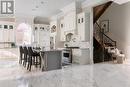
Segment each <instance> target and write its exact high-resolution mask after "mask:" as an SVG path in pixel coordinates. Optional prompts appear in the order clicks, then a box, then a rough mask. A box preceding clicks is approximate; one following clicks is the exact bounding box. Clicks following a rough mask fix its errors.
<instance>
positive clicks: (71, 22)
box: [64, 11, 76, 31]
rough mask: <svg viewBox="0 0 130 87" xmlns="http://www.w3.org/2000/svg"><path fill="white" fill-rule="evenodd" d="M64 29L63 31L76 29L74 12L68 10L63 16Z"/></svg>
mask: <svg viewBox="0 0 130 87" xmlns="http://www.w3.org/2000/svg"><path fill="white" fill-rule="evenodd" d="M64 27H65V28H64V29H65V31H73V30H76V12H75V11H72V12H69V13H68V14H66V15H65V16H64Z"/></svg>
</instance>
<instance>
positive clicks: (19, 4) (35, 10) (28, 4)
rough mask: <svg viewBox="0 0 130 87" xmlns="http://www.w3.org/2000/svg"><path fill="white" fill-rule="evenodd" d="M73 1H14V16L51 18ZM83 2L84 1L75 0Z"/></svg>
mask: <svg viewBox="0 0 130 87" xmlns="http://www.w3.org/2000/svg"><path fill="white" fill-rule="evenodd" d="M74 1H75V0H15V7H16V12H15V13H16V15H22V16H23V15H24V16H41V17H51V16H53V15H55V14H57V13H59V12H60V9H61V8H63V7H64V6H66V5H68V4H70V3H72V2H74ZM76 1H81V2H83V1H85V0H76Z"/></svg>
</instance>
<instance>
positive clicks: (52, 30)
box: [51, 25, 56, 33]
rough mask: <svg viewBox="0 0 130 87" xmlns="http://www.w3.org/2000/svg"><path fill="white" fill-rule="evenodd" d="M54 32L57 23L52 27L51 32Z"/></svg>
mask: <svg viewBox="0 0 130 87" xmlns="http://www.w3.org/2000/svg"><path fill="white" fill-rule="evenodd" d="M54 32H56V25H53V26H52V27H51V33H54Z"/></svg>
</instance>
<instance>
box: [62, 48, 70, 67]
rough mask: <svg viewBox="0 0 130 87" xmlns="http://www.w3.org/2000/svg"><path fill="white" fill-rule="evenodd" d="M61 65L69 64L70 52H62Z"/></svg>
mask: <svg viewBox="0 0 130 87" xmlns="http://www.w3.org/2000/svg"><path fill="white" fill-rule="evenodd" d="M62 64H63V65H67V64H71V51H70V50H63V51H62Z"/></svg>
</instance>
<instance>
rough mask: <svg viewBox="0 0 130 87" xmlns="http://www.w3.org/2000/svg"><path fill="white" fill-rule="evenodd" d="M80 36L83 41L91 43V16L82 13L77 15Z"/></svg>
mask: <svg viewBox="0 0 130 87" xmlns="http://www.w3.org/2000/svg"><path fill="white" fill-rule="evenodd" d="M77 28H78V35H79V37H80V40H81V41H90V14H89V13H85V12H82V13H80V14H78V15H77Z"/></svg>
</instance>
